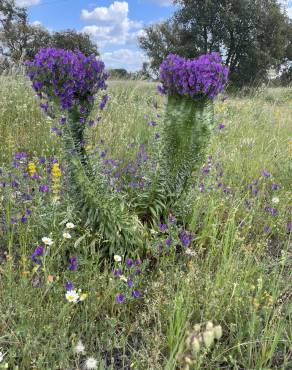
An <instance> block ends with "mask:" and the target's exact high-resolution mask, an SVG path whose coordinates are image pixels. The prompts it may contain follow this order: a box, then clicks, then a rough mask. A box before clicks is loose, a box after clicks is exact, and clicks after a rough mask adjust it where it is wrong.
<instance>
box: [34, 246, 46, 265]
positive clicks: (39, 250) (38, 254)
mask: <svg viewBox="0 0 292 370" xmlns="http://www.w3.org/2000/svg"><path fill="white" fill-rule="evenodd" d="M44 251H45V247H43V246H42V245H39V246H38V247H36V249H35V250H34V252H33V254H32V255H31V259H32V260H33V261H34V262H35V263H37V264H38V265H41V263H42V261H41V259H40V258H38V257H41V256H42V255H43V254H44Z"/></svg>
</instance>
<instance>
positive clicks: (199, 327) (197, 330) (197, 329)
mask: <svg viewBox="0 0 292 370" xmlns="http://www.w3.org/2000/svg"><path fill="white" fill-rule="evenodd" d="M200 330H201V325H200V324H196V325H194V331H196V332H197V333H198V332H199V331H200Z"/></svg>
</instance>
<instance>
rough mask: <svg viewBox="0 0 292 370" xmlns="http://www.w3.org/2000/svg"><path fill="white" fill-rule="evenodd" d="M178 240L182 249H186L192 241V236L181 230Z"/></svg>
mask: <svg viewBox="0 0 292 370" xmlns="http://www.w3.org/2000/svg"><path fill="white" fill-rule="evenodd" d="M179 239H180V241H181V243H182V245H183V246H184V247H188V246H189V245H190V242H191V240H192V239H193V236H192V235H191V234H190V233H187V232H186V231H185V230H182V231H181V232H180V234H179Z"/></svg>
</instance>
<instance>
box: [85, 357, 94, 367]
mask: <svg viewBox="0 0 292 370" xmlns="http://www.w3.org/2000/svg"><path fill="white" fill-rule="evenodd" d="M84 367H85V369H88V370H91V369H97V360H96V359H95V358H94V357H88V358H87V359H86V361H85V363H84Z"/></svg>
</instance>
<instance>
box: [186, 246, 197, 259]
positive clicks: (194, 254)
mask: <svg viewBox="0 0 292 370" xmlns="http://www.w3.org/2000/svg"><path fill="white" fill-rule="evenodd" d="M185 254H187V255H188V256H191V257H194V256H196V252H195V251H192V250H191V249H190V248H187V249H186V250H185Z"/></svg>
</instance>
